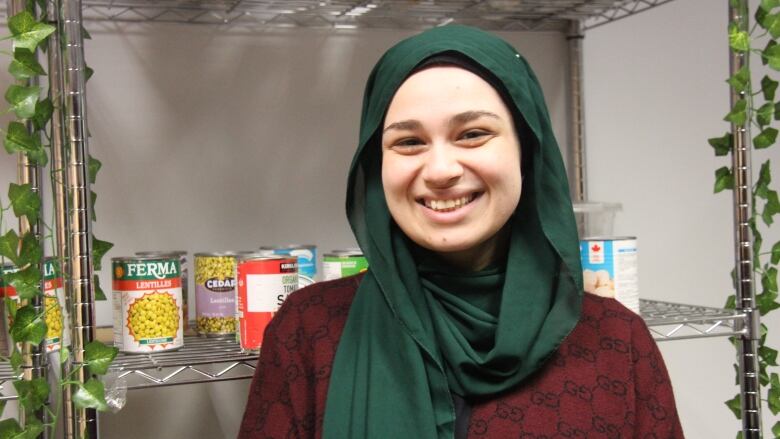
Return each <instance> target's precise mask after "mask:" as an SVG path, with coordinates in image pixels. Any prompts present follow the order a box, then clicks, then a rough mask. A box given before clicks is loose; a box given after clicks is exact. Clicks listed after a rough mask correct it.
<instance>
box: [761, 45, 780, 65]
mask: <svg viewBox="0 0 780 439" xmlns="http://www.w3.org/2000/svg"><path fill="white" fill-rule="evenodd" d="M775 46H777V42H776V41H775V40H773V39H770V40H769V42H768V43H766V46H765V47H764V50H762V51H761V64H763V65H767V64H768V63H769V57H768V56H767V54H768V53H770V49H772V48H773V47H775Z"/></svg>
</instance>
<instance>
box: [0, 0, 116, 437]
mask: <svg viewBox="0 0 780 439" xmlns="http://www.w3.org/2000/svg"><path fill="white" fill-rule="evenodd" d="M37 7H39V8H40V9H41V10H42V11H44V12H43V14H42V19H41V20H37V19H36V9H37ZM45 10H46V1H45V0H43V1H42V0H38V1H36V2H33V1H27V2H26V5H25V10H24V11H23V12H21V13H19V14H17V15H15V16H13V17H11V18H10V19H9V20H8V23H7V24H8V29H9V30H10V32H11V35H10V36H9V37H6V38H4V39H6V40H7V39H10V40H12V41H13V51H12V52H11V53H8V55H10V56H11V57H12V60H11V62H10V64H9V66H8V71H9V73H10V74H11V75H12V76H13V77H14V78H15V79H16V81H17V83H16V84H13V85H11V86H10V87H8V89H7V91H6V93H5V100H6V101H7V102H8V103H9V104H10V106H11V108H10V110H9V112H13V113H14V114H15V116H16V120H13V121H11V122H10V123H9V124H8V127H7V129H6V130H5V132H4V133H3V136H4V139H3V145H4V147H5V149H6V151H7V152H8V153H9V154H16V153H20V154H24V155H25V156H26V157H27V158H28V159H29V161H30V162H32V163H35V164H37V165H39V166H41V167H43V166H46V165H47V163H48V157H49V152H50V151H51V145H44V144H43V143H42V141H41V139H42V138H46V139H51V136H48V135H46V134H45V133H46V131H45V130H46V128H47V126H48V125H49V121H50V120H51V117H52V113H53V111H54V109H55V106H59V105H61V103H60V102H52V99H51V96H49V97H46V98H44V99H41V94H42V92H43V88H42V87H40V86H38V85H30V83H31V80H32V79H35V78H37V77H40V76H43V75H46V72H45V70H44V68H43V66H42V65H41V64H40V63H39V62H38V60H37V57H36V55H35V54H36V50H37V49H38V48H40V49H42V50H45V48H46V46H45V43H46V41H47V38H48V37H49V35H51V34H52V33H54V32H56V31H57V29H56V28H55V27H54V26H51V25H49V24H46V23H45V21H46V17H45ZM85 35H87V36H88V34H86V33H85ZM88 76H91V74H90V71H89V70H88ZM0 131H2V130H0ZM99 169H100V162H99V161H98V160H96V159H94V158H92V157H90V158H89V164H88V171H89V181H90V183H91V184H94V183H95V179H96V177H97V173H98V171H99ZM50 175H51V178H52V179H53V181H52V185H54V184H55V183H58V182H55V181H54V180H55V179H58V178H60V177H61V176H62V175H63V170H62V169H51V172H50ZM7 195H8V198H7V199H8V203H7V204H4V203H3V200H2V198H0V277H1V278H2V279H0V280H2V282H3V283H5V284H6V285H10V286H12V287H13V288H14V289H15V290H16V292H17V294H18V296H19V298H20V299H22V300H29V299H32V298H34V297H40V298H41V302H42V303H43V291H41V285H42V276H41V267H42V264H43V259H44V251H43V249H44V242H43V241H44V240H45V239H53V237H52V234H51V232H50V231H51V228H50V227H49V226H48V225H46V224H44V225H43V227H42V229H43V230H46V231H49V232H48V233H46V234H45V233H43V230H42V231H41V232H42V233H40V235H41V236H40V237H36V236H35V235H34V234H32V233H31V232H29V231H28V232H26V233H24V234H22V235H21V236H20V235H18V234H17V232H16V231H15V230H14V229H13V228H10V227H9V226H8V225H7V224H6V222H5V216H6V215H7V214H8V213H9V211H12V212H13V215H14V216H15V217H16V218H18V219H20V220H21V219H22V218H23V217H24V218H25V219H26V220H27V221H28V222H29V223H30V224H35V223H36V222H38V221H39V220H42V218H41V207H42V200H41V198H40V195H39V194H38V193H37V192H35V191H33V190H32V187H31V185H29V184H21V185H20V184H14V183H11V184H10V185H9V188H8V192H7ZM95 200H96V195H95V193H94V192H92V196H91V202H92V203H93V206H94V202H95ZM92 212H93V217H92V220H93V221H94V220H95V216H94V209H92ZM41 222H43V221H41ZM8 229H10V230H8ZM6 230H7V231H6ZM92 243H93V244H92V245H93V253H92V256H93V266H94V269H95V270H99V269H100V260H101V259H102V257H103V255H104V254H105V253H106V252H107V251H108V250H109V249H110V248H111V247H112V246H113V244H111V243H109V242H106V241H101V240H99V239H97V238H94V236H93V241H92ZM52 248H54V245H53V244H52ZM60 257H61V255H60ZM6 261H9V262H10V263H11V264H13V266H14V267H15V268H16V269H18V271H16V272H13V273H8V272H3V266H4V265H5V263H6ZM94 286H95V290H96V291H95V295H96V297H98V298H105V295H104V294H103V293H102V291H101V290H100V286H99V284H98V283H97V276H95V284H94ZM22 303H23V302H22ZM5 304H6V309H7V312H8V316H7V317H8V318H10V319H11V320H12V321H13V323H12V325H11V327H10V335H11V338H12V343H11V344H12V346H11V354H10V356H9V357H7V358H5V357H3V359H4V360H5V361H9V362H10V364H11V366H12V369H13V371H14V374H15V376H17V377H21V376H22V370H21V366H22V361H23V358H22V354H21V351H22V349H21V347H22V346H23V344H25V343H29V344H32V345H39V344H40V343H41V342H42V341H43V339H44V337H45V336H46V332H47V327H46V323H45V318H44V314H45V312H46V310H43V311H41V312H36V310H35V309H34V308H33V307H32V306H31V305H22V306H18V305H17V302H16V301H14V300H12V299H10V298H8V297H6V298H5ZM69 353H70V352H69V350H68V348H67V347H66V346H64V345H63V346H62V347H61V350H60V357H59V358H60V364H64V363H65V362H67V361H68V359H69ZM116 354H117V349H116V348H114V347H108V346H106V345H104V344H102V343H100V342H98V341H93V342H91V343H89V344H88V345H86V347H85V358H86V364H85V365H83V366H81V365H80V366H78V367H87V368H88V370H89V373H90V375H91V376H92V378H90V379H89V380H88V381H87V382H86V383H80V382H78V381H74V380H73V379H72V378H73V374H74V373H75V372H77V370H78V369H74V370H71V371H70V374H69V375H68V376H62V377H61V379H60V380H59V383H58V388H56V389H50V388H49V384H48V382H47V381H46V380H45V379H44V378H34V379H31V380H25V379H17V380H16V381H14V382H13V385H14V388H15V389H16V392H17V394H18V396H19V412H20V413H24V414H25V416H24V420H25V422H24V425H21V424H20V423H19V422H18V421H17V420H16V419H14V418H9V419H5V420H3V421H0V439H11V438H14V439H21V438H35V437H38V436H39V435H40V434H41V433H43V432H45V431H47V432H49V433H51V434H52V435H53V434H54V432H55V429H56V425H57V418H58V415H59V412H60V410H59V407H56V408H54V410H52V408H51V407H50V406H49V404H48V401H49V396H50V395H51V394H53V393H54V392H55V391H56V392H61V391H62V390H63V389H64V388H65V386H74V389H73V390H74V391H73V402H74V403H75V404H76V406H77V407H78V408H95V409H97V410H106V409H107V408H108V406H107V404H106V401H105V396H104V388H103V383H102V382H101V381H100V380H99V378H97V377H99V376H101V375H104V374H106V373H107V372H108V368H109V366H110V365H111V362H112V361H113V359H114V358H115V357H116ZM55 366H58V365H55ZM2 408H4V404H3V403H0V410H2ZM41 410H43V411H45V412H46V413H47V414H48V416H47V418H46V419H47V420H46V423H43V422H41V420H40V419H37V418H36V417H35V414H36V413H39V412H40V411H41ZM52 437H53V436H52Z"/></svg>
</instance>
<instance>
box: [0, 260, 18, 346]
mask: <svg viewBox="0 0 780 439" xmlns="http://www.w3.org/2000/svg"><path fill="white" fill-rule="evenodd" d="M17 271H19V269H18V268H17V267H16V266H15V265H13V264H5V265H2V266H0V297H2V300H0V312H2V314H3V330H2V331H1V332H2V333H1V334H0V349H2V355H11V325H13V323H14V321H13V318H11V315H10V314H9V312H8V307H7V306H6V300H13V301H16V302H17V303H18V302H19V296H18V295H17V294H16V288H14V287H12V286H11V285H9V284H8V282H7V281H6V280H5V275H6V274H11V273H16V272H17Z"/></svg>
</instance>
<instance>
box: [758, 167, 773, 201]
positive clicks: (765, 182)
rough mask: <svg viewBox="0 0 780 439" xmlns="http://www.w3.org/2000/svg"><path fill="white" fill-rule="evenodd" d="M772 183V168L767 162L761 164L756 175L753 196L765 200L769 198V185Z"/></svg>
mask: <svg viewBox="0 0 780 439" xmlns="http://www.w3.org/2000/svg"><path fill="white" fill-rule="evenodd" d="M771 182H772V168H771V164H770V163H769V160H767V161H765V162H764V163H762V164H761V171H759V173H758V181H756V189H755V191H754V193H755V195H756V196H757V197H759V198H763V199H765V200H766V199H767V197H768V196H769V183H771Z"/></svg>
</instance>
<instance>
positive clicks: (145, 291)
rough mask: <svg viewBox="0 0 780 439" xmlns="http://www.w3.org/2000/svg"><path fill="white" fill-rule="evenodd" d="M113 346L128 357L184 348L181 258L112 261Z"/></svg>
mask: <svg viewBox="0 0 780 439" xmlns="http://www.w3.org/2000/svg"><path fill="white" fill-rule="evenodd" d="M111 265H112V273H113V282H112V286H113V292H112V298H113V311H114V346H116V347H118V348H119V350H120V351H122V352H127V353H149V352H162V351H170V350H173V349H178V348H180V347H182V346H183V345H184V327H183V314H182V291H181V290H182V288H181V284H182V279H181V262H180V260H179V258H178V257H155V256H147V257H143V256H137V257H118V258H111Z"/></svg>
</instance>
